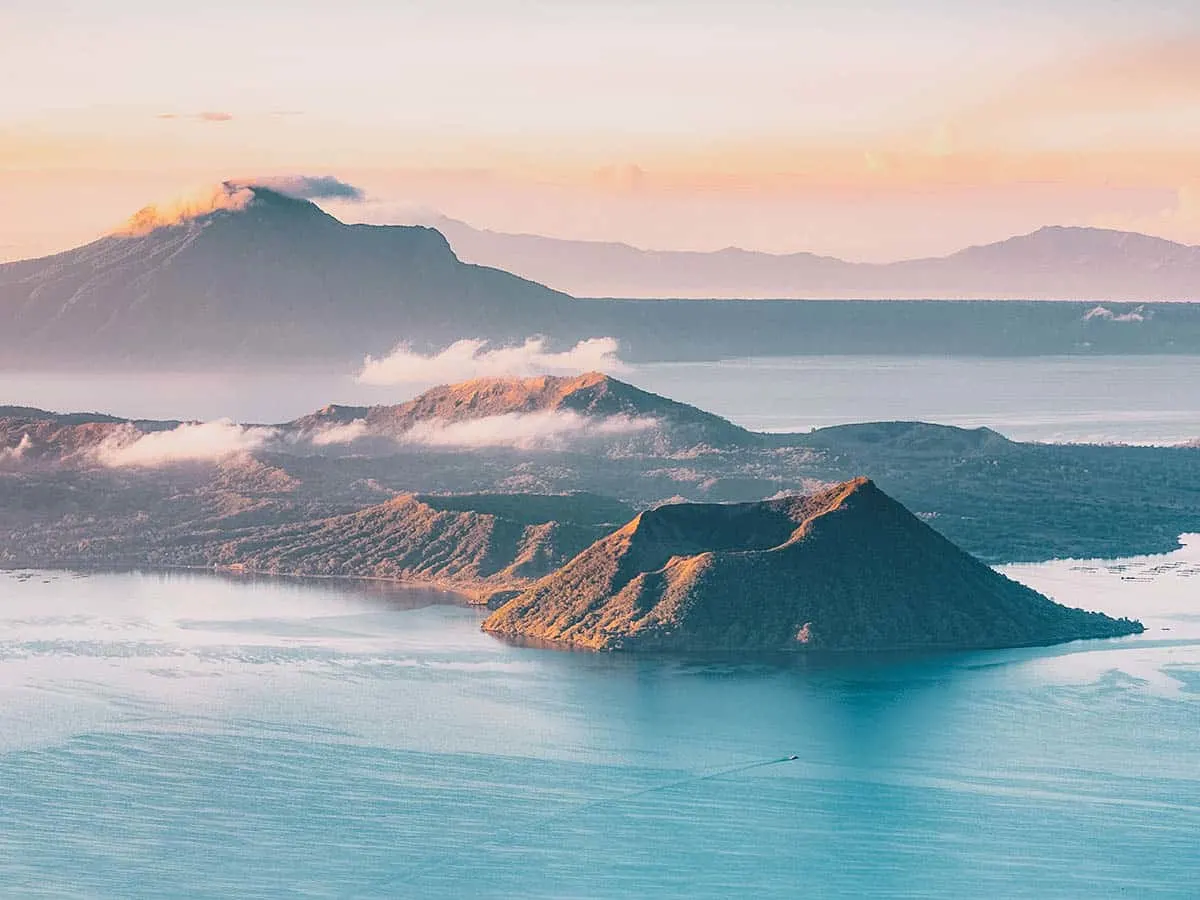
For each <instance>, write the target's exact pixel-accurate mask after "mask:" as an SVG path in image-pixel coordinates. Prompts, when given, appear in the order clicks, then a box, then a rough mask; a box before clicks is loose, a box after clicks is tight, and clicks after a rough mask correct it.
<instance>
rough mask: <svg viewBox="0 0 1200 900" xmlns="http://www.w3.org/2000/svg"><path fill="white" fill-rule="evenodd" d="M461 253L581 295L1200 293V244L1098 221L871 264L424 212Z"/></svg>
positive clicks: (1176, 296) (1182, 296)
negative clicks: (501, 226)
mask: <svg viewBox="0 0 1200 900" xmlns="http://www.w3.org/2000/svg"><path fill="white" fill-rule="evenodd" d="M426 224H429V225H431V226H433V227H435V228H437V229H438V231H440V232H441V233H442V234H444V235H446V238H447V239H448V240H449V241H450V245H451V246H452V247H453V248H454V251H455V252H456V253H457V254H458V255H459V256H460V257H462V258H463V259H464V260H469V261H471V262H476V263H481V264H483V265H489V266H497V267H499V268H503V269H506V270H507V271H510V272H515V273H517V274H518V275H521V276H523V277H525V278H532V279H534V280H535V281H539V282H541V283H543V284H548V285H550V286H552V287H554V288H557V289H558V290H561V291H565V292H567V293H570V294H573V295H575V296H578V297H627V298H635V297H684V298H711V299H718V298H735V299H736V298H767V299H772V298H834V299H837V298H844V299H909V298H912V299H1030V300H1097V301H1099V300H1113V301H1120V300H1127V301H1153V300H1196V299H1200V247H1189V246H1185V245H1183V244H1177V243H1174V242H1172V241H1167V240H1163V239H1161V238H1155V237H1148V236H1146V235H1143V234H1134V233H1129V232H1122V231H1109V230H1105V229H1099V228H1064V227H1057V226H1055V227H1047V228H1042V229H1039V230H1038V231H1035V232H1033V233H1032V234H1027V235H1022V236H1019V237H1014V238H1010V239H1008V240H1005V241H1000V242H998V243H994V244H986V245H983V246H979V247H970V248H967V249H965V250H961V251H959V252H957V253H954V254H951V255H950V256H945V257H937V258H930V259H914V260H905V261H902V262H895V263H885V264H871V263H851V262H846V261H844V260H840V259H835V258H833V257H829V256H819V255H816V254H813V253H790V254H782V255H777V254H771V253H759V252H754V251H749V250H741V249H738V248H735V247H730V248H727V249H725V250H718V251H714V252H708V253H700V252H686V251H663V250H642V249H639V248H637V247H632V246H630V245H628V244H620V243H604V242H592V241H570V240H561V239H558V238H550V237H542V236H539V235H529V234H504V233H500V232H495V231H486V230H481V229H477V228H472V227H471V226H470V225H468V224H466V223H465V222H460V221H457V220H455V219H450V218H446V217H440V216H432V217H429V218H428V219H427V220H426Z"/></svg>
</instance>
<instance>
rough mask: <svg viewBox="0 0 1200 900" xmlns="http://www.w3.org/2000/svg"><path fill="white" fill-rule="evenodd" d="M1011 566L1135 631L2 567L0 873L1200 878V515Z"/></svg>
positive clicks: (433, 880)
mask: <svg viewBox="0 0 1200 900" xmlns="http://www.w3.org/2000/svg"><path fill="white" fill-rule="evenodd" d="M1007 571H1009V573H1010V574H1012V575H1013V576H1014V577H1019V578H1021V579H1022V580H1024V581H1027V582H1028V583H1030V584H1033V585H1034V586H1036V587H1040V588H1042V589H1044V590H1049V591H1051V592H1052V593H1054V594H1055V596H1056V597H1057V598H1058V599H1061V600H1064V601H1066V602H1069V603H1075V604H1086V605H1089V606H1100V607H1102V608H1104V609H1106V610H1107V611H1109V612H1112V613H1119V614H1131V613H1132V614H1137V615H1140V616H1142V617H1143V619H1144V621H1145V622H1146V624H1147V626H1148V630H1147V632H1146V634H1144V635H1141V636H1138V637H1133V638H1125V639H1120V640H1114V641H1101V642H1087V643H1076V644H1070V645H1066V646H1063V647H1057V648H1047V649H1041V650H1020V651H1010V652H995V653H986V654H968V655H957V656H945V657H939V658H931V659H923V660H908V661H876V662H874V663H872V662H869V661H861V660H860V661H856V662H847V663H846V664H844V665H841V666H839V667H837V668H820V667H794V668H782V669H781V668H776V667H770V666H756V665H736V666H735V665H721V664H701V663H689V662H681V661H668V660H656V659H638V658H628V657H621V656H598V655H590V654H575V653H562V652H555V651H548V650H536V649H528V648H514V647H510V646H507V645H505V644H503V643H500V642H498V641H496V640H494V639H492V638H490V637H488V636H486V635H484V634H482V633H481V632H480V631H479V629H478V622H479V618H480V614H479V613H478V612H477V611H475V610H472V609H468V608H463V607H460V606H452V605H445V601H446V600H447V599H448V598H447V597H446V595H439V594H436V593H433V592H428V591H413V590H409V591H403V590H394V591H389V590H386V589H383V588H367V589H364V588H358V587H355V586H353V585H339V584H335V583H332V582H308V583H304V582H296V581H239V580H222V579H218V578H215V577H210V576H204V575H179V574H174V575H155V574H97V575H89V576H86V577H79V576H73V575H69V574H64V573H0V813H2V815H0V894H4V895H7V896H20V897H27V896H55V897H60V896H71V897H74V896H77V897H130V896H139V897H142V896H144V897H231V896H246V897H249V896H254V897H294V896H311V897H346V896H362V897H446V898H459V897H514V896H522V897H533V898H571V897H579V898H610V897H611V898H617V897H622V898H624V897H679V898H684V897H687V898H705V897H712V898H716V897H738V896H745V897H779V898H784V897H786V898H793V897H955V898H958V897H967V896H970V897H1038V898H1045V897H1088V898H1093V897H1151V896H1154V897H1195V896H1196V887H1195V885H1196V875H1197V873H1198V872H1200V844H1198V842H1197V839H1196V836H1197V834H1198V833H1200V590H1198V589H1200V542H1197V541H1195V540H1193V541H1192V542H1191V543H1190V544H1189V546H1188V547H1186V548H1185V549H1184V550H1182V551H1180V552H1179V553H1177V554H1173V555H1172V556H1169V557H1150V558H1146V559H1142V560H1132V561H1125V562H1123V563H1120V564H1118V565H1116V566H1113V565H1108V564H1098V563H1084V564H1080V563H1070V562H1067V563H1049V564H1043V565H1037V566H1020V567H1012V568H1011V569H1009V570H1007ZM1164 628H1169V629H1170V630H1169V631H1164V630H1163V629H1164ZM791 754H796V755H797V756H798V757H799V758H798V759H797V760H796V761H786V762H779V763H778V764H767V763H772V762H773V761H777V760H780V759H782V758H784V757H786V756H789V755H791ZM745 767H752V768H745ZM705 776H714V777H707V778H705Z"/></svg>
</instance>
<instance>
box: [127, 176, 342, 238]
mask: <svg viewBox="0 0 1200 900" xmlns="http://www.w3.org/2000/svg"><path fill="white" fill-rule="evenodd" d="M245 212H254V213H257V214H259V215H260V216H261V215H263V214H266V215H269V216H272V217H274V218H279V217H283V216H287V217H294V218H297V219H299V218H303V219H314V218H315V219H324V220H328V221H337V220H336V219H334V218H333V217H332V216H330V215H328V214H327V213H325V212H323V211H322V210H321V209H320V208H319V207H318V206H317V205H316V204H315V203H313V202H312V201H311V200H304V199H301V198H298V197H292V196H289V195H287V194H285V193H282V192H280V191H277V190H274V189H273V188H269V187H264V186H263V185H259V184H255V183H253V182H242V181H223V182H221V183H220V184H217V185H213V186H211V187H208V188H204V189H203V190H201V191H198V192H195V193H192V194H190V195H186V196H183V197H180V198H178V199H176V200H173V201H171V202H169V203H165V204H151V205H150V206H145V207H143V208H142V209H140V210H138V211H137V212H136V213H134V214H133V216H132V217H130V219H129V220H128V221H127V222H126V223H125V224H124V225H123V226H122V227H121V228H119V229H117V231H116V234H117V235H119V236H123V237H143V236H145V235H147V234H150V233H152V232H154V231H158V230H159V229H162V228H175V227H179V226H184V225H189V224H191V223H200V224H205V223H208V222H211V221H214V220H216V219H218V218H223V217H227V216H230V215H232V214H236V213H245Z"/></svg>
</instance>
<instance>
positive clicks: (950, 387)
mask: <svg viewBox="0 0 1200 900" xmlns="http://www.w3.org/2000/svg"><path fill="white" fill-rule="evenodd" d="M616 374H617V375H618V376H619V377H621V378H623V379H626V380H628V381H631V382H633V383H634V384H636V385H638V386H639V387H643V388H645V389H647V390H650V391H654V392H656V393H660V394H663V395H665V396H668V397H671V398H673V399H676V400H682V401H684V402H686V403H691V404H694V405H696V406H699V407H701V408H703V409H706V410H709V411H711V412H715V413H718V414H720V415H722V416H725V417H727V418H729V419H731V420H733V421H734V422H737V423H738V424H740V425H744V426H746V427H748V428H752V429H756V430H766V431H807V430H808V429H810V428H814V427H821V426H825V425H839V424H844V423H847V422H866V421H881V420H893V419H907V420H921V421H926V422H939V423H942V424H946V425H962V426H968V427H975V426H979V425H987V426H990V427H992V428H995V429H996V430H997V431H1000V432H1001V433H1003V434H1005V435H1007V436H1009V437H1011V438H1014V439H1017V440H1031V441H1100V442H1104V441H1115V442H1125V443H1147V444H1173V443H1182V442H1185V441H1190V440H1194V439H1196V438H1200V389H1198V386H1200V356H1102V357H1088V356H1058V357H1032V358H1020V359H983V358H977V357H952V356H944V357H941V356H939V357H879V356H806V357H779V358H764V359H741V360H727V361H724V362H720V363H669V364H647V365H639V366H633V367H630V368H629V369H628V370H627V371H623V372H619V373H616ZM461 377H464V378H465V377H468V376H467V374H466V373H463V375H462V376H461ZM437 380H445V379H444V378H442V379H437ZM432 383H433V382H429V383H419V384H410V385H403V386H397V387H389V388H380V387H371V386H367V385H360V384H357V383H356V382H355V380H354V377H353V373H352V372H286V373H255V374H250V375H246V374H240V375H239V374H228V373H226V374H218V373H211V374H206V375H195V374H189V375H183V374H175V375H172V374H169V373H166V374H164V373H155V374H153V375H129V374H124V375H116V374H108V375H105V374H99V373H90V374H88V375H87V376H86V377H84V376H80V375H79V374H74V373H70V374H64V373H45V372H42V373H11V372H0V404H5V403H7V404H24V405H31V406H39V407H42V408H45V409H53V410H59V411H66V410H100V411H105V412H111V413H115V414H119V415H124V416H131V417H141V418H162V419H172V418H188V419H214V418H220V417H229V418H232V419H235V420H238V421H250V422H278V421H285V420H288V419H291V418H295V417H297V416H301V415H304V414H306V413H309V412H312V411H313V410H315V409H318V408H320V407H322V406H324V405H325V404H327V403H331V402H337V403H349V404H370V403H397V402H400V401H403V400H407V399H409V398H411V397H413V396H415V395H416V394H417V393H419V392H420V391H421V390H423V389H424V388H427V387H429V386H431V384H432Z"/></svg>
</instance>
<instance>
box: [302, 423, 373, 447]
mask: <svg viewBox="0 0 1200 900" xmlns="http://www.w3.org/2000/svg"><path fill="white" fill-rule="evenodd" d="M367 434H368V428H367V420H366V419H355V420H354V421H353V422H342V423H340V424H337V425H324V426H322V427H320V428H318V429H316V430H315V431H313V432H311V433H310V434H309V435H308V436H307V437H308V442H309V443H310V444H312V445H313V446H314V447H334V446H337V445H339V444H353V443H354V442H355V441H357V440H358V439H359V438H363V437H366V436H367Z"/></svg>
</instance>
